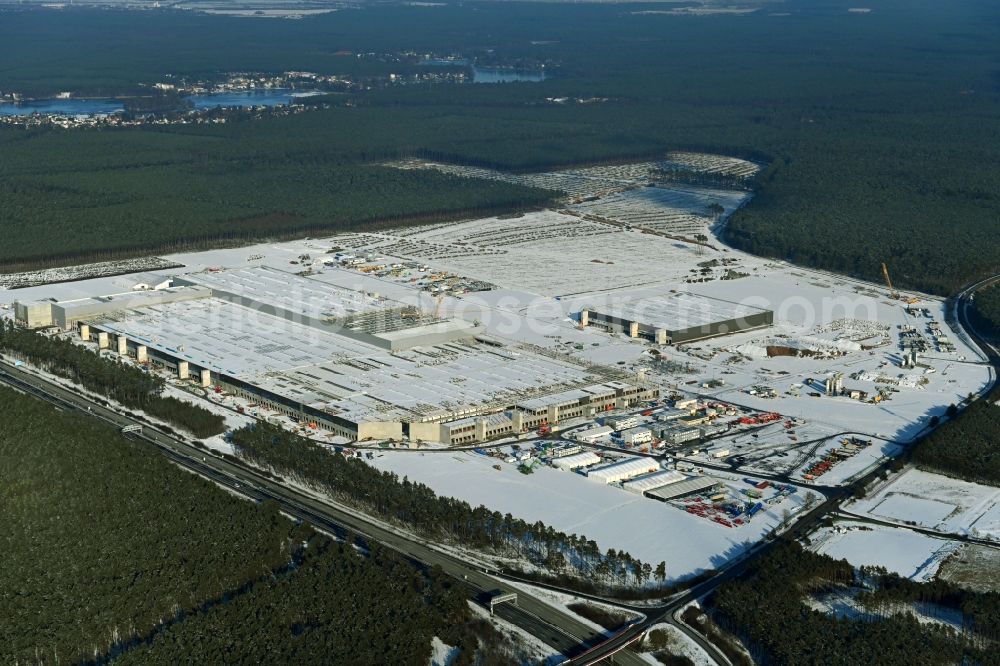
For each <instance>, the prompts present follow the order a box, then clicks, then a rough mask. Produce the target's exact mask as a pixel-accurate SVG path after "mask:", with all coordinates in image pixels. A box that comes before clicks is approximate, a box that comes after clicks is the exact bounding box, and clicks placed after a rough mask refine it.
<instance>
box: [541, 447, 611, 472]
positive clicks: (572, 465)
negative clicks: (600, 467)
mask: <svg viewBox="0 0 1000 666" xmlns="http://www.w3.org/2000/svg"><path fill="white" fill-rule="evenodd" d="M599 462H601V459H600V458H598V457H597V455H596V454H594V453H591V452H590V451H584V452H583V453H576V454H574V455H571V456H563V457H562V458H555V459H554V460H553V461H552V466H553V467H555V468H557V469H569V470H573V469H579V468H580V467H586V466H588V465H596V464H597V463H599Z"/></svg>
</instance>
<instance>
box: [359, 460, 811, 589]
mask: <svg viewBox="0 0 1000 666" xmlns="http://www.w3.org/2000/svg"><path fill="white" fill-rule="evenodd" d="M372 462H373V463H374V464H375V466H376V467H378V468H379V469H384V470H391V471H393V472H395V473H396V474H398V475H399V476H400V477H404V476H406V477H408V478H409V479H410V480H411V481H417V482H420V483H424V484H426V485H428V486H430V487H431V488H433V489H434V490H435V491H436V492H437V493H439V494H441V495H446V496H450V497H456V498H458V499H462V500H465V501H467V502H469V503H470V504H472V505H473V506H476V505H479V504H483V505H485V506H487V507H489V508H491V509H494V510H496V511H499V512H501V513H508V512H509V513H510V514H512V515H514V516H517V517H520V518H522V519H524V520H526V521H528V522H535V521H538V520H541V521H542V522H544V523H545V524H546V525H549V526H551V527H553V528H555V529H557V530H560V531H562V532H566V533H567V534H573V533H576V534H581V535H586V536H587V537H588V538H590V539H593V540H594V541H596V542H597V543H598V545H599V546H600V547H601V548H602V549H607V548H615V549H619V550H626V551H627V552H629V553H630V554H631V555H632V556H633V557H636V558H639V559H641V560H642V561H644V562H649V563H650V564H652V565H653V566H655V565H656V564H658V563H659V562H660V561H665V562H666V563H667V578H668V581H676V580H679V579H683V578H686V577H689V576H692V575H695V574H697V573H699V572H701V571H704V570H706V569H714V568H716V567H718V566H720V565H721V564H723V563H725V562H727V561H729V560H730V559H731V558H732V557H734V556H736V555H739V554H740V553H742V552H744V551H745V550H746V549H747V548H749V547H750V546H751V545H752V544H753V543H755V542H757V541H758V540H759V539H760V538H761V537H762V536H763V535H764V534H765V533H766V532H768V531H769V530H771V529H772V528H774V527H775V526H776V525H777V524H778V523H779V522H780V521H781V519H782V513H783V511H784V510H785V509H788V510H789V511H793V512H794V511H796V510H798V509H799V508H800V507H801V506H802V503H803V502H804V501H805V500H804V495H805V493H804V492H801V491H800V492H799V493H796V494H794V495H791V496H790V497H787V498H785V499H784V500H783V501H781V502H780V503H778V504H775V505H774V506H771V507H767V508H766V509H765V510H763V511H761V512H760V513H759V514H758V515H757V516H756V517H755V518H754V520H753V521H752V522H750V523H747V524H744V525H740V526H736V527H732V528H727V527H723V526H722V525H719V524H716V523H714V522H711V521H709V520H707V519H705V518H701V517H698V516H694V515H691V514H688V513H687V512H685V511H682V510H680V509H678V508H676V507H674V506H671V505H669V504H665V503H663V502H659V501H657V500H653V499H649V498H647V497H642V496H639V495H636V494H634V493H630V492H628V491H626V490H623V489H621V488H618V487H615V486H608V485H605V484H603V483H595V482H594V481H592V480H588V479H587V478H586V477H584V476H581V475H580V474H576V473H574V472H563V471H558V470H555V469H552V468H550V467H545V466H541V465H540V466H538V467H536V468H535V471H534V473H533V474H529V475H525V474H521V473H519V472H517V471H516V468H515V467H514V466H513V465H502V468H501V469H502V471H497V470H495V469H493V467H492V465H493V464H496V459H495V458H489V457H486V456H482V455H478V454H475V453H464V452H463V453H459V452H455V453H451V454H444V453H427V454H419V453H404V452H389V451H385V452H384V455H382V456H377V457H376V458H375V459H374V460H373V461H372ZM727 476H731V475H727ZM719 478H725V477H722V476H720V477H719ZM732 483H733V487H734V488H739V487H746V484H742V485H741V483H740V482H739V481H735V480H734V481H733V482H732Z"/></svg>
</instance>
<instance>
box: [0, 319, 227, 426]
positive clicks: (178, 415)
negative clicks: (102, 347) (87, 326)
mask: <svg viewBox="0 0 1000 666" xmlns="http://www.w3.org/2000/svg"><path fill="white" fill-rule="evenodd" d="M0 351H3V352H5V353H7V354H10V355H11V356H13V357H14V358H17V359H21V360H24V361H28V362H29V363H31V364H33V365H35V366H38V367H40V368H42V369H43V370H46V371H48V372H51V373H52V374H54V375H57V376H59V377H63V378H64V379H69V380H71V381H72V382H74V383H76V384H80V385H81V386H83V387H84V388H86V389H88V390H90V391H93V392H94V393H98V394H100V395H103V396H105V397H107V398H110V399H112V400H115V401H116V402H118V403H120V404H122V405H124V406H125V407H130V408H133V409H141V410H142V411H144V412H146V413H147V414H149V415H151V416H155V417H157V418H160V419H163V420H164V421H166V422H168V423H171V424H173V425H177V426H180V427H182V428H184V429H185V430H188V431H190V432H191V433H192V434H193V435H194V436H195V437H211V436H212V435H218V434H219V433H221V432H223V431H224V430H225V429H226V420H225V418H223V417H222V416H220V415H218V414H215V413H213V412H211V411H209V410H207V409H205V408H204V407H199V406H198V405H195V404H193V403H190V402H186V401H184V400H179V399H177V398H175V397H173V396H166V395H163V387H164V381H163V379H162V378H161V377H157V376H156V375H153V374H150V373H149V372H147V371H146V370H145V369H143V368H139V367H136V366H134V365H128V364H126V363H123V362H122V361H120V360H118V359H112V358H108V357H107V356H102V355H101V354H100V353H99V352H98V351H97V350H96V349H88V348H87V347H82V346H80V345H78V344H75V343H74V342H72V341H71V340H67V339H66V338H60V337H55V336H48V335H45V334H42V333H38V332H36V331H32V330H29V329H26V328H22V327H20V326H17V325H15V324H14V322H13V321H11V320H9V319H4V320H0Z"/></svg>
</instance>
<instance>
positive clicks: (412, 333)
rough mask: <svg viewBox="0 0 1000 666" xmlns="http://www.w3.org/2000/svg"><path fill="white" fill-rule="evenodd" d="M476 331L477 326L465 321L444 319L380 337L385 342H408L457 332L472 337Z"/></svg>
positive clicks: (380, 335)
mask: <svg viewBox="0 0 1000 666" xmlns="http://www.w3.org/2000/svg"><path fill="white" fill-rule="evenodd" d="M474 330H475V325H474V324H472V323H470V322H467V321H465V320H464V319H443V320H441V321H434V322H431V323H429V324H421V325H419V326H410V327H409V328H401V329H399V330H396V331H386V332H384V333H379V334H378V337H379V338H381V339H383V340H407V339H409V338H413V337H416V336H420V335H434V334H441V333H452V332H456V331H462V332H466V333H468V334H469V335H470V336H471V335H472V334H473V332H474Z"/></svg>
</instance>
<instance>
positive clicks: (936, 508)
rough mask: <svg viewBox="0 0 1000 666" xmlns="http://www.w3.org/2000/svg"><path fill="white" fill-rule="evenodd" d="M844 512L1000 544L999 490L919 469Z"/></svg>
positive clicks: (911, 470)
mask: <svg viewBox="0 0 1000 666" xmlns="http://www.w3.org/2000/svg"><path fill="white" fill-rule="evenodd" d="M844 508H845V509H846V510H847V511H850V512H851V513H854V514H860V515H869V516H872V517H874V518H880V519H883V520H890V521H894V522H900V523H908V522H909V523H913V524H916V525H919V526H921V527H927V528H930V529H934V530H938V531H940V532H950V533H954V534H968V535H971V536H975V537H979V538H984V539H994V540H998V541H1000V488H994V487H992V486H983V485H980V484H977V483H970V482H968V481H961V480H958V479H952V478H949V477H947V476H943V475H940V474H932V473H930V472H924V471H922V470H919V469H908V470H907V471H905V472H903V473H901V474H897V475H894V476H893V477H891V478H890V479H889V481H888V482H886V483H883V484H882V485H881V486H880V487H879V488H878V489H877V490H876V491H874V492H872V493H869V495H868V496H867V497H865V498H864V499H861V500H856V501H854V502H851V503H850V504H848V505H846V506H845V507H844Z"/></svg>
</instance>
